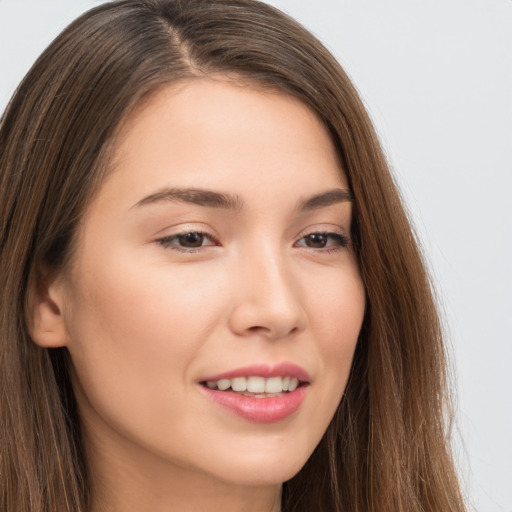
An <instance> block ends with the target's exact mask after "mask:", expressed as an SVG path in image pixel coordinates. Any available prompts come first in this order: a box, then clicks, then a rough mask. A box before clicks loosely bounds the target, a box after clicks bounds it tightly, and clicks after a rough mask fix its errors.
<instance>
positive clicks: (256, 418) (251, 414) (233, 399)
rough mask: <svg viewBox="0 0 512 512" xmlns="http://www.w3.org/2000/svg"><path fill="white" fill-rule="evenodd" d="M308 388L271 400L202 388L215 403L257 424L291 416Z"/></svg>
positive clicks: (300, 388)
mask: <svg viewBox="0 0 512 512" xmlns="http://www.w3.org/2000/svg"><path fill="white" fill-rule="evenodd" d="M307 389H308V387H307V386H300V387H298V388H297V389H296V390H295V391H291V392H289V393H285V394H283V395H282V396H276V397H271V398H253V397H250V396H245V395H240V394H238V393H235V392H233V391H217V390H214V389H209V388H207V387H205V386H201V390H202V391H203V392H204V393H206V395H207V396H208V397H209V398H211V399H212V400H213V401H214V402H215V403H217V404H219V405H220V406H222V407H225V408H226V409H228V410H229V411H231V412H233V413H235V414H236V415H238V416H240V417H242V418H244V419H246V420H249V421H252V422H255V423H275V422H278V421H282V420H284V419H286V418H288V416H291V415H292V414H293V413H294V412H295V411H296V410H297V409H298V408H299V407H300V405H301V404H302V401H303V400H304V398H305V396H306V391H307Z"/></svg>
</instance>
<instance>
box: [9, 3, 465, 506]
mask: <svg viewBox="0 0 512 512" xmlns="http://www.w3.org/2000/svg"><path fill="white" fill-rule="evenodd" d="M212 73H215V74H218V73H224V74H233V75H234V76H236V77H238V79H239V80H240V79H241V80H244V81H246V82H247V84H249V86H250V85H251V84H257V85H258V87H262V86H263V87H268V88H271V89H274V90H280V91H283V92H284V93H286V94H289V95H293V96H294V97H296V98H298V99H300V100H301V101H302V102H303V103H305V104H306V105H308V106H309V107H310V108H311V109H312V110H314V111H315V112H316V113H317V114H318V115H319V116H320V118H321V119H322V120H323V122H324V123H325V125H326V126H327V127H328V129H329V131H330V133H331V135H332V139H333V141H334V144H335V145H336V147H337V149H338V152H339V156H340V159H341V161H342V164H343V168H344V170H345V172H346V175H347V178H348V180H349V184H350V187H351V189H352V192H353V195H354V221H353V228H352V230H353V239H354V240H355V246H356V251H357V255H358V260H359V265H360V269H361V274H362V277H363V280H364V283H365V286H366V294H367V309H366V313H365V319H364V323H363V327H362V331H361V334H360V339H359V341H358V345H357V349H356V354H355V358H354V362H353V367H352V371H351V375H350V379H349V383H348V386H347V388H346V391H345V394H344V397H343V399H342V401H341V404H340V406H339V408H338V410H337V412H336V414H335V417H334V418H333V420H332V422H331V424H330V426H329V428H328V430H327V432H326V434H325V435H324V437H323V439H322V441H321V442H320V444H319V446H318V447H317V448H316V450H315V452H314V453H313V455H312V456H311V457H310V459H309V460H308V461H307V463H306V465H305V466H304V467H303V469H302V470H301V471H300V472H299V473H298V474H297V475H296V476H295V477H294V478H292V479H291V480H290V481H288V482H286V483H285V484H284V488H283V498H282V499H283V503H282V506H283V510H285V511H286V512H297V511H302V512H306V511H308V512H318V511H326V512H327V511H333V512H341V511H343V512H370V511H372V512H420V511H421V512H439V511H443V512H448V511H458V512H462V511H464V510H465V507H464V504H463V500H462V498H461V494H460V491H459V487H458V482H457V477H456V474H455V471H454V467H453V463H452V459H451V455H450V450H449V436H448V434H449V429H448V422H447V419H449V410H448V408H447V400H446V397H447V394H446V371H445V364H446V363H445V354H444V348H443V340H442V333H441V327H440V322H439V318H438V315H437V312H436V307H435V303H434V300H433V294H432V289H431V285H430V282H429V279H428V276H427V274H426V272H425V267H424V264H423V262H422V258H421V254H420V252H419V250H418V244H417V241H416V239H415V236H414V234H413V232H412V230H411V228H410V225H409V222H408V220H407V217H406V214H405V213H404V208H403V206H402V201H401V199H400V197H399V194H398V192H397V189H396V186H395V184H394V182H393V179H392V177H391V175H390V173H389V170H388V167H387V163H386V159H385V157H384V156H383V153H382V151H381V149H380V146H379V142H378V140H377V137H376V135H375V132H374V130H373V127H372V125H371V122H370V120H369V118H368V116H367V114H366V112H365V109H364V107H363V105H362V103H361V101H360V99H359V97H358V95H357V93H356V91H355V89H354V87H353V86H352V84H351V83H350V81H349V79H348V78H347V76H346V75H345V73H344V71H343V70H342V69H341V67H340V66H339V64H338V63H337V62H336V61H335V60H334V58H333V57H332V56H331V55H330V54H329V52H328V51H327V50H326V49H325V48H324V47H323V46H322V45H321V44H320V43H319V42H318V41H317V40H316V39H315V38H314V37H313V36H312V35H311V34H310V33H309V32H307V31H306V30H305V29H304V28H302V27H301V26H300V25H298V24H297V23H296V22H294V21H293V20H291V19H290V18H288V17H287V16H286V15H284V14H283V13H281V12H279V11H278V10H276V9H274V8H272V7H270V6H268V5H265V4H263V3H259V2H257V1H254V0H118V1H114V2H109V3H107V4H105V5H102V6H100V7H97V8H95V9H93V10H91V11H89V12H88V13H86V14H85V15H83V16H82V17H80V18H79V19H78V20H77V21H75V22H74V23H73V24H71V25H70V26H69V27H68V28H67V29H66V30H65V31H64V32H63V33H62V34H61V35H60V36H59V37H58V38H57V39H56V40H55V41H54V42H53V43H52V44H51V45H50V47H49V48H48V49H47V50H46V51H45V52H44V53H43V54H42V56H41V57H40V58H39V59H38V61H37V62H36V63H35V65H34V66H33V68H32V69H31V71H30V72H29V73H28V75H27V76H26V78H25V79H24V80H23V82H22V83H21V85H20V86H19V88H18V90H17V91H16V93H15V95H14V97H13V98H12V100H11V102H10V104H9V106H8V108H7V110H6V112H5V114H4V116H3V118H2V120H1V125H0V275H1V276H2V278H1V288H0V510H2V511H3V512H64V511H73V512H86V511H87V509H88V503H89V500H90V496H89V486H88V479H87V472H86V469H85V463H84V458H83V453H82V447H81V439H80V422H79V416H78V411H77V406H76V402H75V399H74V394H73V390H72V387H71V382H70V378H69V367H70V364H71V362H70V360H69V357H68V354H67V351H66V349H63V348H60V349H43V348H41V347H38V346H36V344H35V343H33V342H32V341H31V339H30V336H29V334H28V329H27V322H26V312H25V310H26V302H27V291H28V289H29V288H30V286H34V282H36V281H37V276H38V272H40V270H41V269H42V268H45V269H46V270H47V271H57V270H59V268H62V266H63V265H65V263H66V261H67V260H68V259H69V255H70V251H71V250H72V246H73V244H72V242H73V235H74V233H75V232H76V229H77V225H78V223H79V222H80V218H81V215H82V213H83V211H84V209H85V207H86V205H87V204H88V201H90V198H91V196H92V195H93V193H94V191H95V189H96V188H97V186H98V184H99V183H101V179H102V177H103V175H104V173H105V172H106V170H107V168H108V163H109V159H108V156H109V147H110V146H111V143H112V140H113V138H114V136H115V133H116V128H117V127H118V126H119V125H120V123H121V122H122V120H123V119H124V118H125V117H126V116H127V114H128V113H129V111H130V110H131V109H132V108H133V107H134V105H135V104H136V103H137V102H138V101H139V100H140V99H141V98H142V97H144V96H145V95H147V94H149V93H151V92H154V91H155V90H157V89H159V88H160V87H162V86H164V85H166V84H169V83H171V82H173V81H176V80H182V79H191V78H193V77H201V76H208V75H209V74H212Z"/></svg>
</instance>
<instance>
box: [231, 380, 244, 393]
mask: <svg viewBox="0 0 512 512" xmlns="http://www.w3.org/2000/svg"><path fill="white" fill-rule="evenodd" d="M231 389H232V390H233V391H245V390H246V389H247V379H246V378H245V377H237V378H236V379H233V380H232V381H231Z"/></svg>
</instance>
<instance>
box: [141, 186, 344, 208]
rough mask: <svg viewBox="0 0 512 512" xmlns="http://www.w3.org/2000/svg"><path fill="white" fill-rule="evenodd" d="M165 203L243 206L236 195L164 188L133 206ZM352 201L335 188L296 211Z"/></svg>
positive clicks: (300, 206) (305, 202) (307, 200)
mask: <svg viewBox="0 0 512 512" xmlns="http://www.w3.org/2000/svg"><path fill="white" fill-rule="evenodd" d="M167 201H170V202H177V203H186V204H194V205H198V206H204V207H206V208H220V209H223V210H234V211H241V210H242V208H243V205H244V202H243V200H242V198H241V197H240V196H238V195H236V194H235V195H232V194H226V193H222V192H214V191H213V190H204V189H198V188H165V189H162V190H159V191H158V192H155V193H154V194H151V195H149V196H147V197H144V198H143V199H141V200H140V201H138V202H137V203H136V204H135V206H144V205H148V204H155V203H161V202H167ZM353 201H354V196H353V194H352V192H351V191H350V190H348V189H341V188H336V189H332V190H328V191H326V192H321V193H320V194H315V195H314V196H312V197H309V198H307V199H304V200H301V201H299V203H298V204H297V207H296V210H297V211H298V212H304V211H311V210H317V209H320V208H325V207H327V206H332V205H335V204H338V203H344V202H349V203H352V202H353Z"/></svg>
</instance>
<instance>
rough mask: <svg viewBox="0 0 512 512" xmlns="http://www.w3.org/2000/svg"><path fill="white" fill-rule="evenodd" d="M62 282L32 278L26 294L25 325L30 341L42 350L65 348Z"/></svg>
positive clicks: (65, 333) (66, 335)
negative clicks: (26, 324)
mask: <svg viewBox="0 0 512 512" xmlns="http://www.w3.org/2000/svg"><path fill="white" fill-rule="evenodd" d="M63 281H64V280H63V279H62V278H60V277H59V276H57V277H55V278H54V279H47V278H33V279H31V284H30V285H29V291H28V294H27V323H28V329H29V333H30V336H31V338H32V340H33V341H34V342H35V343H36V344H37V345H39V346H40V347H44V348H55V347H65V346H66V345H67V343H68V332H67V329H66V323H65V321H64V316H63V305H64V282H63Z"/></svg>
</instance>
